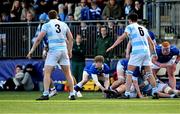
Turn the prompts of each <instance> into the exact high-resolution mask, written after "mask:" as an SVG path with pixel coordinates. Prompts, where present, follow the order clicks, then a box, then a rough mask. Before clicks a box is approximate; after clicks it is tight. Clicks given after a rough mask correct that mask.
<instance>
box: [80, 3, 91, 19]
mask: <svg viewBox="0 0 180 114" xmlns="http://www.w3.org/2000/svg"><path fill="white" fill-rule="evenodd" d="M81 4H82V9H81V20H89V7H88V6H87V1H86V0H81Z"/></svg>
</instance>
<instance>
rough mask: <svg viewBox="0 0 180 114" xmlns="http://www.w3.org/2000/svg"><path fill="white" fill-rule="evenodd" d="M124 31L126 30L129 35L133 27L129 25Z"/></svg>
mask: <svg viewBox="0 0 180 114" xmlns="http://www.w3.org/2000/svg"><path fill="white" fill-rule="evenodd" d="M124 32H126V33H127V35H129V34H130V33H131V27H130V26H127V27H126V28H125V31H124Z"/></svg>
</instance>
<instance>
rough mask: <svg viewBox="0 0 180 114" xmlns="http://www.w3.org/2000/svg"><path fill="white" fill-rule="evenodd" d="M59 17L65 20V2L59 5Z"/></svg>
mask: <svg viewBox="0 0 180 114" xmlns="http://www.w3.org/2000/svg"><path fill="white" fill-rule="evenodd" d="M58 17H59V19H60V20H61V21H65V18H66V15H65V13H64V5H63V4H59V5H58Z"/></svg>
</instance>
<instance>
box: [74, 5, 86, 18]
mask: <svg viewBox="0 0 180 114" xmlns="http://www.w3.org/2000/svg"><path fill="white" fill-rule="evenodd" d="M83 6H84V2H81V3H79V4H78V6H77V7H76V8H75V11H74V19H75V20H76V21H79V20H80V19H81V9H82V8H83Z"/></svg>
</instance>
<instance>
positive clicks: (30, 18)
mask: <svg viewBox="0 0 180 114" xmlns="http://www.w3.org/2000/svg"><path fill="white" fill-rule="evenodd" d="M26 21H27V22H32V21H34V15H33V14H32V12H30V11H28V12H27V13H26Z"/></svg>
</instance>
